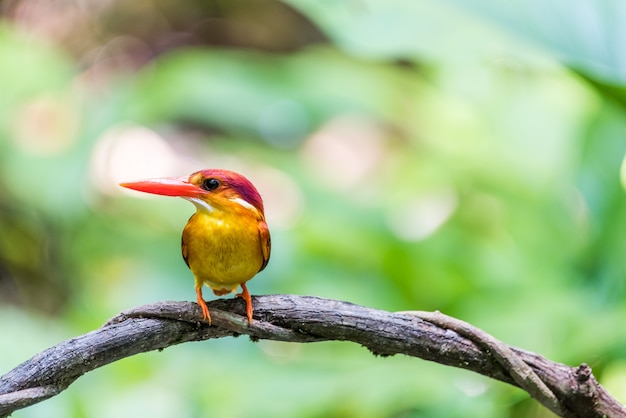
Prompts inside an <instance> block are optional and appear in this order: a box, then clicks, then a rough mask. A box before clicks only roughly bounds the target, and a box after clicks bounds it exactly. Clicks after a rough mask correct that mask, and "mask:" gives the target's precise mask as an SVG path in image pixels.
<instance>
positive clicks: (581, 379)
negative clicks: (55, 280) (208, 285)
mask: <svg viewBox="0 0 626 418" xmlns="http://www.w3.org/2000/svg"><path fill="white" fill-rule="evenodd" d="M253 303H254V309H255V311H254V322H253V323H252V325H249V324H248V322H247V320H246V319H245V313H244V304H243V302H242V301H241V300H238V299H228V300H216V301H213V302H211V303H209V308H210V309H211V317H212V319H213V326H208V324H207V323H205V322H203V321H202V320H201V318H202V314H201V312H200V308H199V307H198V305H196V304H195V303H191V302H158V303H155V304H151V305H145V306H141V307H138V308H134V309H131V310H128V311H125V312H122V313H121V314H119V315H118V316H116V317H115V318H113V319H111V320H109V321H108V322H107V323H106V324H105V325H104V326H103V327H102V328H99V329H97V330H95V331H92V332H90V333H87V334H85V335H82V336H79V337H76V338H72V339H70V340H67V341H64V342H62V343H60V344H58V345H56V346H54V347H51V348H49V349H47V350H45V351H43V352H41V353H39V354H37V355H35V356H34V357H33V358H31V359H30V360H28V361H26V362H24V363H22V364H21V365H19V366H17V367H16V368H15V369H13V370H11V371H9V372H8V373H7V374H5V375H4V376H2V377H1V378H0V417H3V416H8V415H9V414H10V413H11V412H13V411H15V410H17V409H20V408H24V407H27V406H29V405H32V404H34V403H37V402H41V401H42V400H45V399H47V398H50V397H52V396H55V395H56V394H58V393H60V392H61V391H63V390H64V389H65V388H67V387H68V386H69V385H70V384H71V383H72V382H74V380H76V379H77V378H78V377H80V376H82V375H83V374H85V373H87V372H89V371H90V370H93V369H96V368H98V367H101V366H104V365H106V364H108V363H111V362H113V361H116V360H119V359H121V358H124V357H128V356H132V355H134V354H137V353H143V352H146V351H151V350H159V349H163V348H166V347H169V346H171V345H175V344H180V343H184V342H187V341H199V340H206V339H209V338H221V337H227V336H236V335H241V334H247V335H249V336H250V337H251V338H252V339H253V340H257V339H270V340H279V341H289V342H296V343H304V342H316V341H327V340H341V341H352V342H355V343H358V344H361V345H363V346H365V347H367V348H368V349H369V350H370V351H371V352H372V353H374V354H376V355H383V356H385V355H394V354H405V355H407V356H413V357H419V358H422V359H424V360H430V361H434V362H437V363H441V364H444V365H449V366H454V367H459V368H463V369H467V370H472V371H474V372H476V373H480V374H482V375H485V376H488V377H491V378H493V379H497V380H500V381H503V382H506V383H510V384H511V385H515V386H518V387H521V388H523V389H524V390H526V391H527V392H528V393H529V394H531V396H533V397H534V398H535V399H537V400H538V401H539V402H541V403H542V404H543V405H544V406H546V407H547V408H549V409H550V410H552V411H553V412H555V413H556V414H557V415H559V416H563V417H585V418H587V417H626V408H625V407H624V406H623V405H621V404H620V403H619V402H617V401H616V400H615V399H613V398H612V397H611V396H610V395H609V394H608V393H607V392H606V390H605V389H604V388H603V387H602V386H601V385H600V384H598V382H597V381H596V379H595V377H594V376H593V374H592V373H591V369H590V368H589V367H588V366H587V365H585V364H582V365H580V366H578V367H569V366H566V365H564V364H559V363H555V362H552V361H550V360H547V359H545V358H543V357H541V356H539V355H537V354H534V353H530V352H528V351H524V350H521V349H519V348H515V347H510V346H507V345H505V344H503V343H501V342H500V341H498V340H496V339H495V338H493V337H491V336H489V335H488V334H486V333H484V332H483V331H481V330H478V329H476V328H474V327H472V326H471V325H469V324H467V323H464V322H462V321H459V320H456V319H454V318H450V317H447V316H445V315H442V314H440V313H438V312H436V313H431V312H398V313H392V312H385V311H380V310H376V309H370V308H366V307H363V306H358V305H354V304H351V303H348V302H340V301H335V300H328V299H320V298H316V297H302V296H294V295H270V296H258V297H254V298H253Z"/></svg>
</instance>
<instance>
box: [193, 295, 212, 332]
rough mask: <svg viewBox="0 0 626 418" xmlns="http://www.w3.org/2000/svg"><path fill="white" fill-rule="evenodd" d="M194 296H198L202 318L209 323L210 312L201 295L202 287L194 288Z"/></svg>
mask: <svg viewBox="0 0 626 418" xmlns="http://www.w3.org/2000/svg"><path fill="white" fill-rule="evenodd" d="M196 296H197V297H198V305H200V309H202V319H204V320H205V321H207V322H208V323H209V325H211V314H210V313H209V307H208V306H206V302H205V301H204V298H203V297H202V288H201V287H197V288H196Z"/></svg>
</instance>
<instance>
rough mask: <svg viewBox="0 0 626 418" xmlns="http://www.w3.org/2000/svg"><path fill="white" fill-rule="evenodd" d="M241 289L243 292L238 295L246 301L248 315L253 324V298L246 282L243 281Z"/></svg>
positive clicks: (249, 321)
mask: <svg viewBox="0 0 626 418" xmlns="http://www.w3.org/2000/svg"><path fill="white" fill-rule="evenodd" d="M241 289H242V290H243V292H241V293H238V294H237V296H239V297H240V298H242V299H243V300H245V301H246V316H247V317H248V323H250V324H252V298H251V297H250V292H248V288H247V287H246V284H245V283H241Z"/></svg>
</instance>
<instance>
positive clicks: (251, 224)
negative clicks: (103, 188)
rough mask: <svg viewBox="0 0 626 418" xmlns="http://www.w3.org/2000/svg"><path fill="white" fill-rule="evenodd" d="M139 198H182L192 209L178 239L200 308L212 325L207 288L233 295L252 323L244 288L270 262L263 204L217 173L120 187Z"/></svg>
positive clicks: (228, 174) (243, 182)
mask: <svg viewBox="0 0 626 418" xmlns="http://www.w3.org/2000/svg"><path fill="white" fill-rule="evenodd" d="M120 186H123V187H126V188H128V189H133V190H138V191H140V192H145V193H152V194H158V195H163V196H177V197H182V198H183V199H186V200H188V201H190V202H191V203H193V204H194V205H195V207H196V213H194V214H193V215H192V216H191V218H189V221H188V222H187V225H185V229H184V230H183V236H182V243H181V247H182V252H183V259H184V260H185V263H187V266H188V267H189V268H190V269H191V272H192V273H193V275H194V278H195V284H196V296H197V298H198V305H200V307H201V308H202V316H203V318H204V319H205V320H206V321H208V322H209V324H210V323H211V315H210V313H209V308H208V306H207V305H206V302H205V301H204V299H203V297H202V285H203V284H206V285H207V286H209V287H210V288H211V290H213V293H215V294H216V295H217V296H222V295H226V294H228V293H231V292H234V291H235V290H237V287H238V286H239V285H241V289H242V292H241V293H239V294H237V296H239V297H241V298H242V299H243V300H245V302H246V316H247V317H248V322H249V323H252V298H251V297H250V293H249V292H248V288H247V287H246V282H247V281H248V280H250V279H251V278H252V277H254V276H255V275H256V274H257V273H258V272H260V271H261V270H263V269H264V268H265V266H266V265H267V262H268V261H269V259H270V249H271V240H270V231H269V228H268V227H267V223H266V222H265V213H264V210H263V200H262V199H261V195H260V194H259V192H258V191H257V189H256V188H255V187H254V185H253V184H252V183H251V182H250V181H249V180H248V179H246V178H245V177H244V176H242V175H241V174H238V173H235V172H232V171H228V170H219V169H206V170H200V171H196V172H195V173H193V174H191V175H190V176H188V177H166V178H155V179H148V180H141V181H135V182H129V183H120Z"/></svg>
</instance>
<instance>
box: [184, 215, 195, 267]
mask: <svg viewBox="0 0 626 418" xmlns="http://www.w3.org/2000/svg"><path fill="white" fill-rule="evenodd" d="M194 216H196V214H195V213H194V214H193V215H191V218H193V217H194ZM191 218H189V221H191ZM189 221H187V225H185V229H183V236H182V237H181V238H180V249H181V251H182V253H183V260H185V264H187V267H189V268H191V266H190V265H189V247H188V246H187V243H185V235H186V234H185V233H186V232H187V227H188V226H189Z"/></svg>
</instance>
